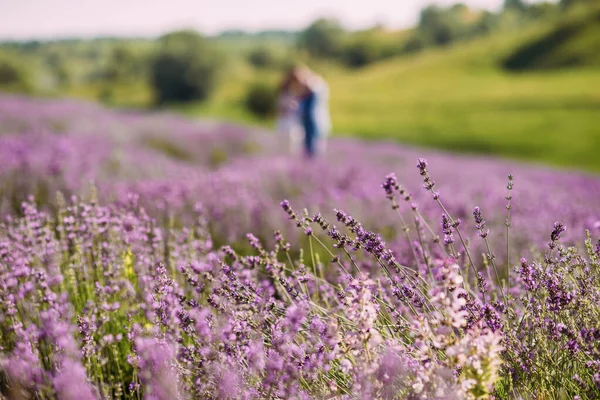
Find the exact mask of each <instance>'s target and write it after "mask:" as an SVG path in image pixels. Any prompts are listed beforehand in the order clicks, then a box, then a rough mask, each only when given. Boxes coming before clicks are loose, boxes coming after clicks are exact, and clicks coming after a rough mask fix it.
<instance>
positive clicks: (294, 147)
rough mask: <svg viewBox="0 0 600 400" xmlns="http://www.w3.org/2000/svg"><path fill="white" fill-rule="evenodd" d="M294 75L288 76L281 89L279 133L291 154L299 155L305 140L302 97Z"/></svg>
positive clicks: (278, 106) (289, 74)
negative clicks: (301, 113)
mask: <svg viewBox="0 0 600 400" xmlns="http://www.w3.org/2000/svg"><path fill="white" fill-rule="evenodd" d="M292 73H293V71H292V72H290V73H288V75H286V77H285V78H284V80H283V82H282V83H281V86H280V88H279V99H278V101H277V131H278V132H279V133H281V134H282V135H283V136H285V137H286V139H287V140H288V142H289V146H290V152H292V153H297V152H298V151H299V149H300V144H301V142H302V139H303V128H302V124H301V122H300V97H299V94H298V93H297V92H298V89H297V87H295V85H294V78H293V75H292Z"/></svg>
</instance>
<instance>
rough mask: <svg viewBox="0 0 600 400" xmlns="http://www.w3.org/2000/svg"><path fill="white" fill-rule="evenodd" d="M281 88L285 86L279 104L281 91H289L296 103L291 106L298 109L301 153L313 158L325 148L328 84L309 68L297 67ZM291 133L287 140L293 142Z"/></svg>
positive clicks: (327, 128)
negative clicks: (301, 135) (302, 150)
mask: <svg viewBox="0 0 600 400" xmlns="http://www.w3.org/2000/svg"><path fill="white" fill-rule="evenodd" d="M282 87H286V88H287V89H286V91H285V92H284V91H282V96H281V98H280V100H281V103H283V102H284V101H285V100H286V98H285V97H284V96H283V93H286V94H290V95H291V96H292V97H295V99H296V101H297V102H298V103H297V104H298V106H297V108H296V107H294V109H295V110H297V111H294V114H295V115H296V116H295V117H294V118H297V120H296V121H298V122H299V125H300V126H301V127H302V130H301V133H302V134H303V140H302V142H303V145H304V154H305V155H306V157H308V158H313V157H315V156H316V155H317V154H319V153H323V152H324V151H325V143H326V141H325V139H326V138H327V136H328V135H329V133H330V131H331V119H330V116H329V88H328V86H327V83H326V82H325V80H324V79H323V78H322V77H320V76H319V75H317V74H315V73H314V72H312V71H311V70H309V69H308V68H306V67H296V68H294V69H293V70H292V71H291V72H290V74H289V75H288V77H286V79H285V80H284V84H283V85H282ZM288 110H289V109H288ZM289 115H290V119H289V121H290V124H292V123H291V121H292V118H291V116H292V113H291V112H290V114H289ZM293 129H295V128H293ZM293 134H294V133H292V134H291V135H293ZM291 135H290V139H291V140H290V141H291V142H292V141H293V140H295V139H292V137H291ZM295 138H297V136H296V137H295ZM296 143H297V142H296ZM294 144H295V143H294Z"/></svg>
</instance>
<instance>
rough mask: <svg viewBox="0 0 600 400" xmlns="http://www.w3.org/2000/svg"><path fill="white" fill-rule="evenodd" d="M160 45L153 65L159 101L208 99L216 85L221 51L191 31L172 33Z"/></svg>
mask: <svg viewBox="0 0 600 400" xmlns="http://www.w3.org/2000/svg"><path fill="white" fill-rule="evenodd" d="M160 46H161V47H160V50H159V51H158V54H157V55H156V56H155V57H154V60H153V62H152V65H151V68H150V77H151V83H152V86H153V88H154V91H155V95H156V101H157V103H158V104H164V103H169V102H185V101H191V100H200V101H202V100H206V99H207V98H208V97H209V96H210V94H211V93H212V91H213V90H214V88H215V85H216V79H217V73H218V69H219V65H220V57H219V56H218V54H217V53H216V52H215V51H214V50H213V49H212V48H211V47H210V45H209V44H208V43H207V42H206V41H205V40H204V39H203V38H202V37H201V36H200V35H199V34H197V33H195V32H192V31H180V32H174V33H170V34H168V35H166V36H164V37H162V38H161V39H160Z"/></svg>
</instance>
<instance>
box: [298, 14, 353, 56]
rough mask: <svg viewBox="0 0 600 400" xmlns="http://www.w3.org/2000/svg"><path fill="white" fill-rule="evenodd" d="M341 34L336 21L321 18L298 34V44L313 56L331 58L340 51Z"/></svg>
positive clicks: (342, 33)
mask: <svg viewBox="0 0 600 400" xmlns="http://www.w3.org/2000/svg"><path fill="white" fill-rule="evenodd" d="M343 35H344V29H343V28H342V26H341V25H340V23H339V22H338V21H336V20H333V19H325V18H321V19H318V20H316V21H315V22H313V23H312V24H311V25H310V26H309V27H308V28H306V29H305V30H304V31H303V32H302V33H301V34H300V37H299V40H298V44H299V46H300V47H301V48H303V49H306V51H308V53H309V54H310V55H311V56H313V57H321V58H332V57H336V56H338V55H339V53H340V50H341V48H342V40H343Z"/></svg>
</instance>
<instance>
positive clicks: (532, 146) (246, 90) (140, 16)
mask: <svg viewBox="0 0 600 400" xmlns="http://www.w3.org/2000/svg"><path fill="white" fill-rule="evenodd" d="M297 63H301V64H305V65H308V66H310V68H312V69H314V70H315V71H317V72H318V73H319V74H321V75H322V76H323V77H324V78H325V79H326V80H327V82H328V84H329V86H330V91H331V98H330V108H331V115H332V119H333V129H334V134H335V135H347V136H355V137H360V138H364V139H377V140H381V139H385V140H393V141H397V142H400V143H406V144H411V145H417V146H425V147H432V148H439V149H444V150H451V151H457V152H463V153H475V154H484V155H499V156H503V157H507V158H513V159H519V160H527V161H535V162H541V163H544V164H548V165H554V166H559V167H565V168H575V169H581V170H586V171H591V172H596V173H597V172H600V157H599V151H600V1H598V0H560V1H552V2H543V1H542V2H537V1H536V2H534V1H524V0H505V1H502V0H479V1H476V0H471V1H469V0H465V1H464V2H462V3H453V2H452V1H432V2H428V1H426V0H423V1H421V0H410V1H391V0H370V1H356V0H351V1H342V0H321V1H316V0H305V1H297V2H285V1H275V0H256V1H252V2H248V1H242V0H221V1H218V2H213V1H207V0H202V1H186V0H170V1H138V0H119V1H117V0H103V1H99V0H98V1H95V0H87V1H84V0H82V1H78V2H73V1H69V0H20V1H10V0H0V91H1V92H7V93H22V94H26V95H29V96H39V97H50V98H53V97H74V98H78V99H83V100H88V101H94V102H100V103H103V104H105V105H107V106H109V107H114V108H125V109H141V110H154V109H157V108H160V109H167V110H169V111H175V112H180V113H183V114H185V115H188V116H191V117H197V118H202V119H217V120H225V121H230V122H237V123H242V124H251V125H260V126H265V127H272V126H273V116H274V109H275V103H276V88H277V85H278V84H279V81H280V80H281V78H282V75H283V74H284V73H285V71H286V70H288V69H289V68H290V67H291V66H293V65H295V64H297Z"/></svg>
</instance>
